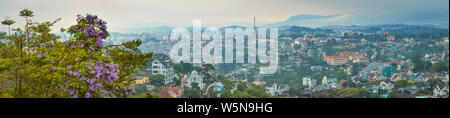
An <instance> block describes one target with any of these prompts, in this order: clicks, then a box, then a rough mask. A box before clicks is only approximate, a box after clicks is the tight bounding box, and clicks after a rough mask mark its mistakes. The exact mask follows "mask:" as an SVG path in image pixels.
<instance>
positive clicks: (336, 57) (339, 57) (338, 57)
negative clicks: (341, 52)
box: [325, 56, 346, 59]
mask: <svg viewBox="0 0 450 118" xmlns="http://www.w3.org/2000/svg"><path fill="white" fill-rule="evenodd" d="M325 58H333V59H346V57H344V56H325Z"/></svg>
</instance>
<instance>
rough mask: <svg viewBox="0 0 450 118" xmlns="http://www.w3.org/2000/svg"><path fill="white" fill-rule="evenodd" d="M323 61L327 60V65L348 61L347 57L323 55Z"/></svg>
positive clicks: (341, 63)
mask: <svg viewBox="0 0 450 118" xmlns="http://www.w3.org/2000/svg"><path fill="white" fill-rule="evenodd" d="M323 60H324V61H325V62H327V63H328V64H329V65H333V66H335V65H343V64H346V63H347V62H348V58H346V57H344V56H325V57H324V58H323Z"/></svg>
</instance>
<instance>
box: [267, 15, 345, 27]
mask: <svg viewBox="0 0 450 118" xmlns="http://www.w3.org/2000/svg"><path fill="white" fill-rule="evenodd" d="M340 16H342V15H328V16H322V15H311V14H300V15H296V16H291V17H290V18H289V19H287V20H285V21H281V22H278V23H274V24H268V25H267V26H288V25H294V26H306V27H320V26H324V25H326V24H327V23H328V22H330V21H328V20H329V19H332V18H337V17H340Z"/></svg>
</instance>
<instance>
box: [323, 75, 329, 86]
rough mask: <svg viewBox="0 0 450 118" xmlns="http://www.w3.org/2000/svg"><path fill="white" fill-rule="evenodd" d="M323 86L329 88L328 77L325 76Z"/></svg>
mask: <svg viewBox="0 0 450 118" xmlns="http://www.w3.org/2000/svg"><path fill="white" fill-rule="evenodd" d="M322 86H326V87H328V78H327V76H323V78H322Z"/></svg>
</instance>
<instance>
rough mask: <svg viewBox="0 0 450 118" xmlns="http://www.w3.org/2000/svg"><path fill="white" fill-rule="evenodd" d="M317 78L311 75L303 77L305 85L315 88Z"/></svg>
mask: <svg viewBox="0 0 450 118" xmlns="http://www.w3.org/2000/svg"><path fill="white" fill-rule="evenodd" d="M316 81H317V80H315V79H311V78H310V77H303V86H307V87H309V88H313V87H315V86H316Z"/></svg>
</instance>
